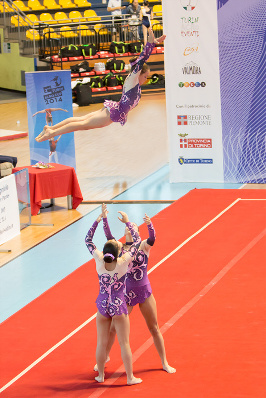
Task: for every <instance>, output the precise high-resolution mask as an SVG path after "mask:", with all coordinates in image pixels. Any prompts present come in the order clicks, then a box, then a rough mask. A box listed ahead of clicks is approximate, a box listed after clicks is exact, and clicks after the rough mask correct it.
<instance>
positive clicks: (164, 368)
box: [163, 363, 176, 373]
mask: <svg viewBox="0 0 266 398" xmlns="http://www.w3.org/2000/svg"><path fill="white" fill-rule="evenodd" d="M163 370H165V371H166V372H167V373H175V372H176V369H175V368H172V366H170V365H168V363H166V364H164V365H163Z"/></svg>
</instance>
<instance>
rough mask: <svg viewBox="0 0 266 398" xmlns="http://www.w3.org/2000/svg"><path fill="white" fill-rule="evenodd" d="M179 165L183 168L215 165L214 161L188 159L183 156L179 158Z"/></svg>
mask: <svg viewBox="0 0 266 398" xmlns="http://www.w3.org/2000/svg"><path fill="white" fill-rule="evenodd" d="M178 163H179V164H180V165H181V166H182V165H183V164H213V159H187V158H184V157H183V156H179V158H178Z"/></svg>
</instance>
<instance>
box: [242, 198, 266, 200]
mask: <svg viewBox="0 0 266 398" xmlns="http://www.w3.org/2000/svg"><path fill="white" fill-rule="evenodd" d="M240 200H266V199H264V198H260V199H251V198H250V199H248V198H241V199H240Z"/></svg>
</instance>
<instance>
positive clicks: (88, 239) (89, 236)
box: [85, 221, 101, 257]
mask: <svg viewBox="0 0 266 398" xmlns="http://www.w3.org/2000/svg"><path fill="white" fill-rule="evenodd" d="M97 227H98V222H97V221H94V223H93V224H92V227H91V228H90V229H89V231H88V233H87V235H86V237H85V243H86V246H87V248H88V249H89V251H90V254H91V255H92V256H93V257H95V255H98V256H99V254H100V253H101V252H100V251H99V250H98V249H97V247H96V246H95V244H94V243H93V241H92V239H93V236H94V234H95V231H96V228H97Z"/></svg>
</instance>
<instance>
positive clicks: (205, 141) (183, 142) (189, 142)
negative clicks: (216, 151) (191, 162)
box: [179, 138, 212, 149]
mask: <svg viewBox="0 0 266 398" xmlns="http://www.w3.org/2000/svg"><path fill="white" fill-rule="evenodd" d="M179 145H180V148H189V149H190V148H196V149H202V148H203V149H205V148H212V139H211V138H180V143H179Z"/></svg>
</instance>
